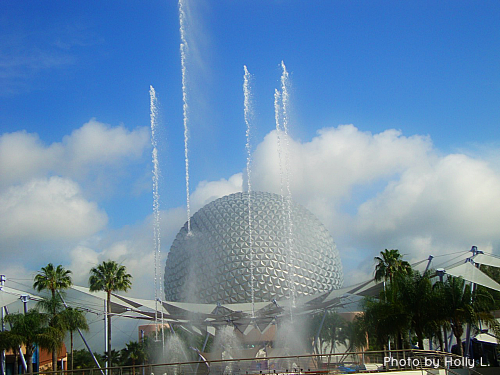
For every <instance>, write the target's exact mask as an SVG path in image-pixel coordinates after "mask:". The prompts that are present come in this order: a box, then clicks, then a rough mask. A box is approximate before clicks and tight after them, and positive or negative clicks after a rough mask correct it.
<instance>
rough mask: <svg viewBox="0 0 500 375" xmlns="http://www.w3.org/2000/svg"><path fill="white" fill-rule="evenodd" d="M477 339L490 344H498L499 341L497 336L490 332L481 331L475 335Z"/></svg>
mask: <svg viewBox="0 0 500 375" xmlns="http://www.w3.org/2000/svg"><path fill="white" fill-rule="evenodd" d="M474 338H475V339H476V340H477V341H481V342H485V343H488V344H495V345H497V344H498V341H497V339H496V337H495V336H493V335H490V334H489V333H480V334H479V335H476V337H474Z"/></svg>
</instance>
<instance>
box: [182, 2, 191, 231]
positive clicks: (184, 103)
mask: <svg viewBox="0 0 500 375" xmlns="http://www.w3.org/2000/svg"><path fill="white" fill-rule="evenodd" d="M184 8H185V5H184V1H183V0H179V31H180V35H181V44H180V52H181V72H182V114H183V120H184V161H185V166H186V213H187V230H188V234H191V208H190V202H189V152H188V142H189V127H188V109H189V107H188V95H187V66H186V60H187V54H188V50H189V49H188V43H187V39H186V12H185V10H184Z"/></svg>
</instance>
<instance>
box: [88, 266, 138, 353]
mask: <svg viewBox="0 0 500 375" xmlns="http://www.w3.org/2000/svg"><path fill="white" fill-rule="evenodd" d="M89 285H90V288H89V289H90V291H91V292H98V291H104V292H106V301H107V304H106V306H107V315H108V353H107V354H111V292H116V291H124V292H126V291H127V290H129V289H130V288H131V286H132V275H130V274H128V273H127V269H126V268H125V266H122V265H119V264H118V263H116V262H115V261H113V260H108V261H103V262H102V263H101V264H99V265H97V266H96V267H92V269H91V270H90V277H89Z"/></svg>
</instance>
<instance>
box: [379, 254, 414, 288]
mask: <svg viewBox="0 0 500 375" xmlns="http://www.w3.org/2000/svg"><path fill="white" fill-rule="evenodd" d="M375 260H376V261H377V262H378V263H377V265H376V266H375V281H381V280H384V281H387V280H389V281H390V282H391V283H392V281H393V279H394V277H395V276H397V275H405V274H408V273H410V271H411V266H410V263H408V262H407V261H405V260H403V256H402V255H401V254H400V253H399V250H397V249H392V250H387V249H385V250H384V251H381V252H380V256H377V257H375Z"/></svg>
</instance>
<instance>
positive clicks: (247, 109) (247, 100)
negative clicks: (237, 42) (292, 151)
mask: <svg viewBox="0 0 500 375" xmlns="http://www.w3.org/2000/svg"><path fill="white" fill-rule="evenodd" d="M243 68H244V71H245V75H244V77H243V94H244V116H245V124H246V139H247V142H246V145H245V148H246V151H247V188H248V246H249V251H250V294H251V302H252V318H255V259H254V257H255V254H254V249H253V233H252V225H253V223H252V183H251V174H252V150H251V145H250V119H251V117H252V115H253V112H252V106H251V91H250V79H251V75H250V73H249V72H248V69H247V67H246V65H245V66H244V67H243Z"/></svg>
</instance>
